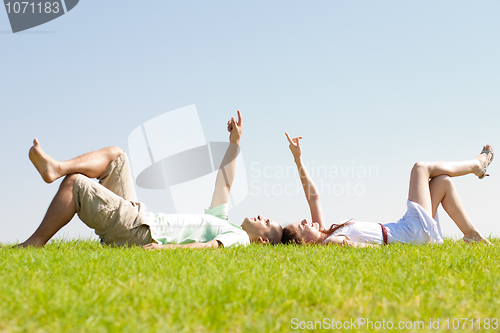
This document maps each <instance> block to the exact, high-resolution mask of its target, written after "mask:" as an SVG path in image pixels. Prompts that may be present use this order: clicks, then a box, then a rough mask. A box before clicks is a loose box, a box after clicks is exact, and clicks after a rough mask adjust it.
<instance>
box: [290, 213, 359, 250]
mask: <svg viewBox="0 0 500 333" xmlns="http://www.w3.org/2000/svg"><path fill="white" fill-rule="evenodd" d="M353 223H354V221H353V219H349V220H347V221H346V222H344V223H340V224H332V225H331V226H330V228H329V229H328V230H320V231H319V232H321V233H323V234H325V235H326V237H325V239H326V238H328V237H329V236H331V235H332V234H333V233H334V232H335V231H337V230H338V229H340V228H342V227H345V226H346V225H349V224H353ZM281 242H282V243H283V244H296V245H305V244H306V242H305V241H304V239H303V238H302V237H300V236H299V233H298V232H297V231H296V230H292V229H291V228H289V227H288V226H286V227H284V228H283V234H282V236H281Z"/></svg>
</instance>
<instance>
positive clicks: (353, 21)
mask: <svg viewBox="0 0 500 333" xmlns="http://www.w3.org/2000/svg"><path fill="white" fill-rule="evenodd" d="M499 10H500V2H498V1H493V0H491V1H482V2H470V1H439V2H436V1H418V2H417V1H413V2H402V1H376V2H374V1H314V2H305V1H274V2H268V1H245V2H230V1H211V2H202V1H182V2H155V3H154V4H149V3H148V4H145V3H141V4H139V3H137V2H132V1H106V2H102V1H100V2H99V1H93V0H82V1H80V3H79V4H78V5H77V6H76V7H75V8H74V9H73V10H72V11H71V12H69V13H68V14H66V15H63V16H62V17H60V18H58V19H56V20H54V21H51V22H49V23H47V24H44V25H41V26H39V27H35V28H33V29H31V30H28V31H26V32H25V33H17V34H12V33H9V31H10V25H9V22H8V18H7V14H6V13H5V12H3V13H0V32H1V33H0V39H1V45H2V51H3V52H2V55H1V60H2V61H1V62H0V70H1V73H2V78H3V80H1V81H0V98H1V101H2V108H1V109H2V118H3V121H2V123H3V124H4V127H3V131H2V132H1V134H0V136H1V138H2V142H3V143H4V144H3V146H2V155H3V161H4V162H3V163H2V164H1V165H0V172H1V173H2V175H4V177H2V178H1V179H0V184H1V185H0V186H1V188H2V191H0V209H1V210H2V211H3V212H4V214H3V218H2V219H1V220H0V225H1V226H2V228H3V230H4V231H3V232H2V234H1V235H0V242H15V241H16V240H19V241H23V240H24V239H25V238H27V237H28V236H29V235H30V234H31V232H33V231H34V229H35V228H36V227H37V226H38V224H39V222H40V221H41V218H42V217H43V214H44V213H45V210H46V208H47V206H48V204H49V203H50V201H51V199H52V197H53V195H54V194H55V193H56V191H57V187H58V184H59V182H56V183H54V184H51V185H47V184H45V183H43V182H42V180H41V178H40V177H39V175H38V174H37V173H36V170H35V168H34V167H33V166H32V165H31V163H30V162H29V160H28V158H27V155H28V149H29V147H30V146H31V141H32V140H33V138H34V137H38V138H39V139H40V141H41V142H42V145H43V147H44V149H45V150H46V151H47V152H48V153H50V154H51V155H52V156H54V157H55V158H57V159H69V158H72V157H75V156H77V155H79V154H81V153H84V152H87V151H91V150H95V149H99V148H101V147H103V146H111V145H116V146H120V147H122V148H124V149H127V140H128V135H129V134H130V132H131V131H132V130H133V129H134V128H136V127H137V126H139V125H140V124H142V123H144V122H145V121H147V120H149V119H151V118H154V117H156V116H158V115H161V114H163V113H165V112H167V111H170V110H174V109H177V108H180V107H184V106H187V105H191V104H195V105H196V107H197V110H198V114H199V116H200V120H201V124H202V126H203V129H204V133H205V137H206V139H207V141H222V140H227V135H226V132H225V123H226V121H227V119H228V118H229V117H230V116H232V115H234V114H235V112H236V110H237V109H239V110H241V111H242V112H243V115H244V120H245V132H244V137H243V139H242V151H243V153H244V158H245V165H246V169H247V176H248V178H249V182H251V181H253V183H252V184H253V185H254V186H255V187H256V188H260V189H261V190H262V191H261V194H260V195H256V193H257V192H258V191H257V190H255V189H254V192H252V189H250V192H249V195H248V196H247V198H246V199H245V201H244V202H243V203H241V204H240V205H238V206H237V207H235V208H234V209H232V210H231V212H230V216H231V220H232V221H234V222H235V223H240V222H241V221H242V220H243V218H244V217H245V216H255V215H257V214H262V215H266V216H269V217H271V218H273V219H275V220H277V221H278V222H280V223H282V224H283V225H285V224H288V223H289V222H293V221H298V220H301V219H302V218H304V217H308V209H307V204H306V202H305V200H304V199H303V196H302V195H301V194H299V195H286V194H283V193H281V194H279V193H275V194H272V193H270V194H269V195H263V194H262V192H264V186H265V185H264V183H265V182H267V183H269V184H270V185H275V186H276V187H275V188H278V187H281V188H284V187H285V186H286V185H288V184H295V183H296V182H297V179H296V178H295V177H294V176H293V175H288V176H284V177H281V176H279V175H276V176H275V177H268V178H266V177H264V176H263V175H262V174H261V175H260V176H258V174H259V172H258V171H256V170H260V171H263V169H264V168H265V167H268V169H267V170H275V171H279V170H280V169H281V168H286V167H289V166H293V161H292V158H291V156H290V153H289V151H288V144H287V141H286V138H285V136H284V134H283V133H284V132H285V131H288V132H289V133H290V134H291V135H302V136H303V137H304V140H303V150H304V153H303V157H304V159H305V160H306V161H309V163H310V164H311V165H315V166H325V167H328V168H331V167H337V168H341V167H342V168H344V169H346V168H347V167H349V166H351V167H370V166H372V167H376V168H377V170H378V173H377V175H376V176H374V175H372V177H366V178H359V177H349V176H348V177H337V178H331V177H326V178H325V177H315V180H316V181H317V182H318V183H320V182H321V181H323V182H324V183H328V184H330V185H331V186H334V185H336V184H340V185H339V186H344V187H345V188H347V186H348V184H347V183H348V182H350V183H351V184H355V185H359V187H358V189H359V188H363V189H364V191H363V194H362V195H347V194H346V193H344V194H342V195H336V194H335V193H328V191H326V192H325V193H323V205H324V206H325V216H326V219H327V221H328V222H329V223H335V222H338V221H339V220H341V219H346V218H351V217H352V218H357V219H359V220H364V221H374V222H393V221H396V220H397V219H399V218H400V217H401V216H402V215H403V214H404V212H405V208H406V197H407V189H408V178H409V172H410V169H411V167H412V165H413V163H414V162H416V161H419V160H464V159H470V158H473V157H475V156H476V155H477V154H478V153H479V151H480V150H481V147H482V146H483V145H484V144H487V143H489V144H491V145H493V147H494V148H495V147H497V150H498V149H500V142H499V141H500V135H499V131H498V125H499V124H500V112H499V111H500V107H499V106H500V96H499V94H498V92H499V91H500V79H499V78H500V67H499V65H498V59H500V21H499V20H498V13H499ZM496 163H498V162H496ZM496 163H495V162H494V163H493V164H492V166H491V167H490V169H489V172H490V173H491V174H492V176H491V177H489V178H487V179H485V180H481V181H479V180H478V179H477V177H474V176H467V177H462V178H460V179H456V182H455V183H456V186H457V188H458V190H459V193H460V195H461V198H462V200H463V202H464V205H465V207H466V208H467V210H468V212H469V215H470V216H471V218H472V220H473V221H474V223H475V224H476V225H477V226H478V228H479V230H480V231H481V232H482V233H484V234H487V235H488V234H490V233H491V234H493V235H495V236H499V235H500V223H498V220H499V213H500V212H499V207H500V205H499V201H500V194H499V191H498V189H499V188H500V187H499V186H500V168H498V167H497V165H496ZM276 184H277V185H276ZM338 188H340V187H338ZM299 193H300V192H299ZM139 198H140V199H142V200H143V201H145V202H146V204H147V205H148V208H149V209H150V210H151V211H155V212H156V211H162V210H163V209H168V207H167V208H164V207H163V206H162V204H163V202H162V200H163V199H162V196H161V195H160V196H158V193H151V191H146V190H140V189H139ZM208 204H209V203H207V205H208ZM202 208H203V207H200V212H201V209H202ZM445 215H446V214H445V213H444V212H442V213H441V223H442V228H443V232H444V233H445V235H446V236H450V237H451V236H459V235H460V232H459V231H458V229H457V228H456V226H455V225H454V224H453V222H452V221H451V220H450V219H449V218H447V217H445ZM91 234H92V231H91V230H89V229H88V228H87V227H86V226H85V225H84V224H83V223H82V222H80V221H79V220H78V218H75V219H74V221H72V222H71V223H70V224H69V225H68V226H67V227H65V228H64V229H63V230H62V231H61V232H60V234H59V235H58V236H59V237H63V236H64V237H70V238H73V237H78V236H79V235H80V236H81V237H88V236H90V235H91Z"/></svg>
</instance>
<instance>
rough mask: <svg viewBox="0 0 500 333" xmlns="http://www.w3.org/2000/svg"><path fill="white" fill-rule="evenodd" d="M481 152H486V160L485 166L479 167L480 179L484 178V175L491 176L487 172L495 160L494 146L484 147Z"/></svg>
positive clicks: (477, 174) (478, 174)
mask: <svg viewBox="0 0 500 333" xmlns="http://www.w3.org/2000/svg"><path fill="white" fill-rule="evenodd" d="M485 147H487V146H485ZM490 148H491V146H490ZM481 154H486V161H485V162H484V164H483V166H482V167H481V168H480V169H479V171H478V172H477V173H476V176H478V177H479V179H483V178H484V177H486V176H489V174H487V173H486V170H487V169H488V166H489V165H490V164H491V162H493V157H494V154H493V148H491V150H490V149H487V148H484V149H483V150H482V151H481ZM490 154H491V158H490Z"/></svg>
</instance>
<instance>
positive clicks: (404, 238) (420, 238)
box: [324, 200, 443, 244]
mask: <svg viewBox="0 0 500 333" xmlns="http://www.w3.org/2000/svg"><path fill="white" fill-rule="evenodd" d="M406 204H407V210H406V214H405V215H404V216H403V217H402V218H401V219H400V220H399V221H397V222H395V223H384V227H385V228H386V230H387V242H388V243H412V244H427V243H431V244H442V243H443V234H442V232H441V225H440V224H439V218H438V216H437V213H436V217H435V218H432V216H431V215H430V214H429V213H428V212H427V211H426V210H425V209H424V208H423V207H422V206H420V205H419V204H418V203H416V202H413V201H410V200H407V202H406ZM346 221H347V220H346ZM346 221H344V222H346ZM339 235H342V236H346V237H348V238H349V240H351V241H353V242H356V243H377V244H383V243H384V238H383V237H384V236H383V234H382V227H381V226H380V224H378V223H372V222H359V221H354V224H350V225H346V226H344V227H342V228H339V229H338V230H336V231H335V232H334V233H333V234H332V235H330V236H329V237H328V238H327V239H325V241H324V242H325V243H326V242H328V239H329V238H330V237H333V236H339Z"/></svg>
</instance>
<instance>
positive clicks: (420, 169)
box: [411, 162, 429, 175]
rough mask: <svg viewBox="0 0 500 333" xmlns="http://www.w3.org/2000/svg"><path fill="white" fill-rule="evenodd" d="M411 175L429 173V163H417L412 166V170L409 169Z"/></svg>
mask: <svg viewBox="0 0 500 333" xmlns="http://www.w3.org/2000/svg"><path fill="white" fill-rule="evenodd" d="M411 173H412V175H413V174H422V173H429V163H428V162H417V163H415V164H413V168H412V169H411Z"/></svg>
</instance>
